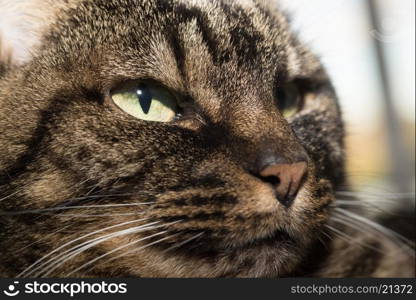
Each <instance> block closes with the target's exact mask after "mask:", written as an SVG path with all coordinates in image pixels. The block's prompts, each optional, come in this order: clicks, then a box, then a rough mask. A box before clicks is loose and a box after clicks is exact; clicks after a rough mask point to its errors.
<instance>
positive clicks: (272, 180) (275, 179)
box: [260, 176, 280, 186]
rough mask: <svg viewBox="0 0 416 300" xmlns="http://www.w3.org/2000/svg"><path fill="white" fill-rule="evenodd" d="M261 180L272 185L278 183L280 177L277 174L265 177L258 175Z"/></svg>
mask: <svg viewBox="0 0 416 300" xmlns="http://www.w3.org/2000/svg"><path fill="white" fill-rule="evenodd" d="M260 179H261V180H263V181H264V182H267V183H270V184H271V185H273V186H276V185H279V183H280V179H279V177H277V176H266V177H260Z"/></svg>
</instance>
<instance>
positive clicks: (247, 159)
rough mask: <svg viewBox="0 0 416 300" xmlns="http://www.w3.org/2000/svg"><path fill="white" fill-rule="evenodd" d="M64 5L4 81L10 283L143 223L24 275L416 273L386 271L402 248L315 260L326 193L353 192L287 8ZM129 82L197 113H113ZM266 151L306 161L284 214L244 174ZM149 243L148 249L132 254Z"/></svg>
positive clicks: (0, 234) (322, 76) (1, 236)
mask: <svg viewBox="0 0 416 300" xmlns="http://www.w3.org/2000/svg"><path fill="white" fill-rule="evenodd" d="M62 4H64V5H62V7H63V8H64V9H61V10H57V11H54V14H53V15H54V16H55V17H54V18H53V19H52V20H51V22H52V25H51V26H48V27H47V30H46V31H45V34H44V35H43V37H42V39H41V40H40V42H39V43H38V44H37V45H38V47H36V51H33V56H31V57H30V59H29V60H28V61H27V62H25V63H23V64H22V65H20V66H19V64H17V63H15V65H18V66H15V67H14V68H11V70H9V71H7V72H5V73H6V74H5V75H4V77H3V78H2V79H1V80H0V129H1V135H0V144H1V145H2V156H1V158H0V169H1V170H2V173H1V174H0V187H1V195H0V199H1V201H0V210H1V211H2V212H3V216H2V218H1V220H0V248H1V249H2V258H1V260H0V275H1V276H16V275H18V274H20V273H21V272H22V271H24V270H25V269H26V268H27V267H29V266H30V265H31V264H32V263H34V262H36V261H37V260H38V259H40V258H41V257H43V256H44V255H46V254H48V253H49V252H51V251H53V250H54V249H57V248H58V247H60V246H62V245H64V244H65V243H67V242H69V241H71V240H74V239H76V238H78V237H80V236H82V235H84V234H88V233H91V232H93V231H95V230H100V229H102V228H105V227H107V226H115V225H117V224H122V223H125V222H132V221H133V220H136V219H138V220H139V219H140V220H141V219H146V220H142V221H137V223H130V224H126V225H122V226H119V227H113V228H109V229H108V230H106V231H104V232H99V233H96V234H93V235H91V236H87V237H85V238H83V239H81V240H79V241H78V242H76V243H74V244H71V245H70V246H67V247H64V248H63V249H61V250H60V251H58V252H57V253H55V254H54V255H52V256H50V257H49V258H53V257H54V256H55V257H56V255H57V254H59V253H63V251H65V250H67V249H69V248H70V247H72V246H75V245H77V244H80V243H81V242H84V241H87V240H91V239H93V238H96V237H100V236H103V235H104V234H108V233H111V232H117V231H119V230H123V229H128V228H132V225H134V226H137V225H140V224H148V223H153V224H154V225H155V226H159V227H157V228H151V229H148V230H146V231H143V232H134V233H129V234H125V235H120V236H115V237H114V238H111V239H108V240H106V241H103V242H102V243H99V244H97V245H96V246H94V247H91V248H89V249H87V251H83V252H82V253H81V254H79V255H76V256H73V257H72V258H70V259H68V260H67V261H66V262H65V263H63V264H62V265H59V266H58V265H56V266H57V268H52V267H53V265H50V266H51V269H49V270H52V271H51V272H48V270H47V269H43V267H42V268H39V269H38V270H37V271H36V272H34V273H31V274H30V273H22V274H21V275H23V276H26V275H28V274H30V276H58V277H64V276H69V275H71V276H80V277H90V276H141V277H275V276H294V275H299V276H305V275H308V274H311V273H312V274H315V276H372V275H374V276H409V275H412V274H413V273H412V272H409V271H408V270H399V269H397V268H394V267H391V265H392V263H391V261H392V260H393V259H395V260H397V261H399V260H400V261H406V260H408V257H407V256H406V254H405V253H404V252H400V251H399V250H397V251H399V252H397V253H398V254H397V255H398V256H400V255H401V256H402V257H400V258H397V256H395V258H393V257H392V256H391V255H385V256H383V255H380V256H379V259H377V260H376V261H373V262H372V263H371V264H372V265H373V267H372V268H366V267H365V266H364V267H362V268H357V269H355V270H358V271H354V270H353V271H351V269H348V266H350V261H349V259H348V258H347V259H345V261H344V260H339V259H337V257H339V255H341V256H342V257H344V255H345V253H346V254H348V256H349V253H350V252H352V253H353V254H354V255H351V256H349V257H351V259H352V258H353V257H358V258H357V259H358V260H366V259H367V258H370V257H371V255H372V254H371V253H368V254H366V255H365V256H364V258H363V256H360V255H361V254H360V253H361V252H360V251H363V250H362V248H360V247H357V246H356V245H343V246H340V244H339V243H341V242H340V241H338V240H335V241H333V242H331V241H328V245H327V246H328V248H329V249H332V252H330V253H328V251H322V252H320V249H321V248H320V247H319V246H318V245H317V241H318V238H319V237H320V236H321V232H322V231H323V229H324V224H326V223H327V222H328V219H329V218H330V214H331V205H332V203H333V201H334V190H335V189H336V188H337V187H338V186H339V185H340V184H343V183H345V182H344V155H343V135H344V132H343V123H342V120H341V116H340V111H339V107H338V104H337V100H336V95H335V92H334V90H333V88H332V86H331V83H330V80H329V79H328V77H327V75H326V73H325V71H324V69H323V68H322V66H321V65H320V63H319V61H318V60H317V59H316V58H315V56H313V55H312V54H311V53H310V52H309V51H308V49H306V48H305V47H303V46H302V45H301V44H300V42H299V41H298V40H297V39H296V37H295V36H294V35H293V34H292V33H291V31H290V29H289V25H288V22H287V20H286V18H285V16H284V15H283V14H282V13H281V12H280V11H279V10H278V9H276V8H275V7H273V6H271V5H269V4H268V2H267V1H264V2H263V1H225V0H224V1H223V0H218V1H185V0H175V1H166V0H146V1H139V0H137V1H136V0H110V1H108V0H97V1H88V0H85V1H65V2H62ZM131 79H151V80H154V81H157V82H159V83H161V84H163V85H164V86H166V87H168V88H169V89H170V90H172V91H174V92H175V93H176V94H177V95H179V96H180V97H181V98H182V99H183V101H184V102H186V103H187V104H188V106H189V112H188V114H187V116H186V117H184V118H182V119H179V120H178V121H175V122H174V123H163V124H162V123H153V122H146V121H142V120H138V119H135V118H133V117H131V116H129V115H127V114H126V113H124V112H122V111H121V110H119V109H117V108H116V107H115V105H114V104H113V103H112V101H111V99H110V91H111V90H112V89H113V88H115V87H117V86H118V84H119V83H121V82H124V81H127V80H131ZM288 82H294V83H296V84H297V85H298V88H299V90H300V91H301V93H302V96H303V97H304V104H303V107H302V109H301V110H300V111H299V112H298V113H297V114H296V115H295V116H293V117H291V118H290V119H288V120H286V119H285V118H284V117H283V116H282V114H281V112H280V111H279V109H278V102H279V99H277V97H276V95H277V94H278V91H279V90H280V89H283V87H284V86H285V84H286V83H288ZM270 153H272V154H273V155H278V156H279V157H281V158H282V159H284V160H285V161H288V162H295V161H297V160H298V158H299V157H307V162H308V173H307V177H306V179H305V181H304V184H303V186H302V187H301V189H300V191H299V193H298V195H297V198H296V199H295V201H294V203H293V205H292V206H290V207H289V208H287V207H285V206H284V205H282V204H280V203H279V202H278V201H277V200H276V198H275V197H274V195H273V192H272V190H271V188H270V186H269V185H268V184H265V183H264V182H263V181H261V180H259V179H258V178H257V177H256V176H253V175H252V174H253V173H255V172H257V169H258V167H259V166H258V164H259V160H261V159H263V158H264V156H267V155H269V154H270ZM134 203H140V205H137V206H134V205H133V204H134ZM121 204H125V205H130V206H120V205H121ZM94 205H95V206H97V205H113V206H100V207H88V206H94ZM114 205H117V206H114ZM71 206H77V207H78V206H79V207H80V208H72V209H71V208H70V207H71ZM62 207H66V208H68V209H65V210H62V209H59V208H62ZM51 208H52V210H47V209H51ZM53 208H58V209H57V210H53ZM45 209H46V210H45ZM155 222H158V223H155ZM162 231H166V232H162ZM157 233H160V235H155V236H153V237H151V238H149V236H151V235H153V234H157ZM140 238H148V239H147V240H143V241H139V242H137V243H132V242H133V241H135V240H137V239H140ZM162 238H163V240H161V241H159V239H162ZM152 242H154V245H150V246H146V245H148V244H149V243H152ZM156 242H158V243H156ZM378 242H379V243H382V244H383V245H384V241H383V240H380V241H378ZM129 243H131V245H130V246H126V247H125V248H123V249H120V250H118V251H113V250H114V249H117V247H120V246H123V245H128V244H129ZM385 243H386V244H385V246H383V247H386V249H391V247H393V248H394V247H395V246H393V244H391V243H390V241H388V240H386V241H385ZM344 246H345V248H344ZM143 247H144V248H143ZM395 249H396V248H395ZM365 251H367V250H365ZM389 251H390V250H389ZM106 253H107V254H109V255H107V256H105V257H103V258H102V259H100V260H98V261H97V262H95V261H94V263H93V264H91V265H88V266H86V267H85V268H82V269H80V270H77V269H78V268H79V267H80V266H82V265H83V264H85V263H87V262H88V261H91V260H94V259H95V258H97V257H100V256H101V255H104V254H106ZM366 253H367V252H366ZM121 254H123V255H121ZM120 255H121V256H120ZM311 256H313V257H314V259H317V260H318V263H317V264H316V265H315V264H313V266H312V264H311V261H310V260H308V259H309V257H311ZM389 261H390V262H389ZM354 262H355V263H357V264H359V265H361V264H366V262H365V261H363V262H361V261H354ZM309 265H311V266H309ZM41 270H44V271H43V272H39V273H38V271H41ZM75 270H77V271H75ZM73 271H75V272H73Z"/></svg>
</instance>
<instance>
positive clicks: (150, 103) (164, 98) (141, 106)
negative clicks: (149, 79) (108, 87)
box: [111, 81, 179, 122]
mask: <svg viewBox="0 0 416 300" xmlns="http://www.w3.org/2000/svg"><path fill="white" fill-rule="evenodd" d="M111 98H112V100H113V102H114V103H115V104H116V105H117V106H118V107H119V108H120V109H121V110H123V111H124V112H126V113H128V114H129V115H132V116H133V117H136V118H138V119H141V120H145V121H154V122H170V121H173V120H174V119H175V118H176V117H177V115H178V113H179V107H178V105H177V103H176V98H175V97H174V96H173V95H172V94H171V93H170V92H169V90H168V89H167V88H165V87H162V86H160V85H157V84H154V83H146V82H136V81H132V82H128V83H126V84H123V85H121V86H120V87H119V88H116V89H115V90H113V91H112V93H111Z"/></svg>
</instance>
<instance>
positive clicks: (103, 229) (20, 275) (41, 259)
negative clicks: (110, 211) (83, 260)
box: [16, 218, 148, 277]
mask: <svg viewBox="0 0 416 300" xmlns="http://www.w3.org/2000/svg"><path fill="white" fill-rule="evenodd" d="M147 219H148V218H143V219H138V220H133V221H128V222H123V223H120V224H116V225H112V226H109V227H105V228H102V229H99V230H96V231H93V232H90V233H88V234H85V235H83V236H81V237H78V238H76V239H74V240H72V241H69V242H67V243H65V244H63V245H62V246H60V247H58V248H56V249H55V250H52V251H51V252H49V253H48V254H47V255H45V256H43V257H41V258H40V259H38V260H37V261H35V262H34V263H33V264H31V265H30V266H29V267H27V268H26V269H25V270H23V271H22V272H21V273H20V274H18V275H17V276H16V277H22V276H23V275H25V277H29V275H30V274H32V272H33V271H34V270H32V271H31V272H30V273H28V271H30V270H31V269H32V268H33V267H34V266H36V265H37V264H39V263H40V262H42V261H43V260H45V259H46V258H48V257H49V256H51V255H52V254H54V253H56V252H57V251H59V250H61V249H63V248H65V247H66V246H68V245H70V244H72V243H75V242H77V241H79V240H81V239H83V238H86V237H88V236H91V235H94V234H97V233H100V232H103V231H106V230H109V229H113V228H117V227H120V226H125V225H128V224H132V223H136V222H141V221H145V220H147ZM35 270H36V269H35Z"/></svg>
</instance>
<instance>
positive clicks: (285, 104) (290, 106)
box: [277, 82, 302, 118]
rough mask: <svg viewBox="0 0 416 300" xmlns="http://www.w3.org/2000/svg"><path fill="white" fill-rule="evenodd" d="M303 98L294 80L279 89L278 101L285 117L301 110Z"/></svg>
mask: <svg viewBox="0 0 416 300" xmlns="http://www.w3.org/2000/svg"><path fill="white" fill-rule="evenodd" d="M301 100H302V97H301V93H300V91H299V88H298V86H297V85H296V84H295V83H293V82H290V83H287V84H286V85H285V86H283V87H281V88H279V90H278V93H277V103H278V107H279V110H280V112H281V113H282V115H283V116H284V117H285V118H290V117H292V116H293V115H295V114H296V113H297V112H298V111H299V109H300V107H301V104H302V103H301V102H302V101H301Z"/></svg>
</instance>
